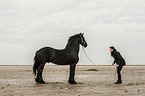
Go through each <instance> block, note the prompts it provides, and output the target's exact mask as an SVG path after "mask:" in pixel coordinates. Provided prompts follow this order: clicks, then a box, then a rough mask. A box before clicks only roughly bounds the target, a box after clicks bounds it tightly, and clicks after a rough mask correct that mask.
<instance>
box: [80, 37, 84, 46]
mask: <svg viewBox="0 0 145 96" xmlns="http://www.w3.org/2000/svg"><path fill="white" fill-rule="evenodd" d="M80 37H81V40H82V43H81V44H82V45H85V42H84V40H83V37H82V36H81V35H80Z"/></svg>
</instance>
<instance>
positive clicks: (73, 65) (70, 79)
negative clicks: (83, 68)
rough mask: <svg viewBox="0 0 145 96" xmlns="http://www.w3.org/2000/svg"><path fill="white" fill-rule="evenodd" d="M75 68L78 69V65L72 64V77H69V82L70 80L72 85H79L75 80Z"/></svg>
mask: <svg viewBox="0 0 145 96" xmlns="http://www.w3.org/2000/svg"><path fill="white" fill-rule="evenodd" d="M75 68H76V64H70V76H69V80H68V83H70V84H77V82H76V81H75V79H74V76H75Z"/></svg>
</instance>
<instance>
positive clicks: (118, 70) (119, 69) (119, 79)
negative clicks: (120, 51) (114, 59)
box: [117, 66, 123, 82]
mask: <svg viewBox="0 0 145 96" xmlns="http://www.w3.org/2000/svg"><path fill="white" fill-rule="evenodd" d="M122 68H123V66H119V67H117V74H118V80H117V82H122V79H121V73H120V72H121V70H122Z"/></svg>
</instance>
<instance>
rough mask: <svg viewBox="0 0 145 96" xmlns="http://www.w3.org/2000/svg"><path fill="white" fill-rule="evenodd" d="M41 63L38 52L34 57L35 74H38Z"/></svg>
mask: <svg viewBox="0 0 145 96" xmlns="http://www.w3.org/2000/svg"><path fill="white" fill-rule="evenodd" d="M39 65H40V63H39V59H38V56H37V53H36V54H35V57H34V65H33V73H34V75H35V76H36V71H37V70H38V67H39Z"/></svg>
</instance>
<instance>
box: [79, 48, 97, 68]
mask: <svg viewBox="0 0 145 96" xmlns="http://www.w3.org/2000/svg"><path fill="white" fill-rule="evenodd" d="M82 49H83V52H84V54H85V55H86V57H87V58H88V60H89V61H90V62H91V63H92V64H93V65H95V66H97V65H96V64H95V63H94V62H93V61H92V60H91V59H90V58H89V56H88V55H87V53H86V51H85V49H84V47H83V46H82Z"/></svg>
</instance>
